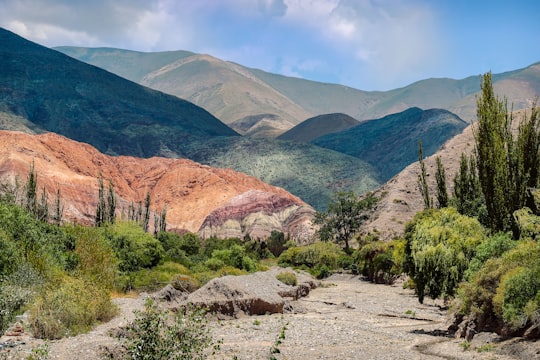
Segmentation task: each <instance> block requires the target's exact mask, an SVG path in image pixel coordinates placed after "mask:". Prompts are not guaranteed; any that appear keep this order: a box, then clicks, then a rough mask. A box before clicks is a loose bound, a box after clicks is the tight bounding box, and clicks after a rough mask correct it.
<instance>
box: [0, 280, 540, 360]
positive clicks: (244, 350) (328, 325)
mask: <svg viewBox="0 0 540 360" xmlns="http://www.w3.org/2000/svg"><path fill="white" fill-rule="evenodd" d="M324 284H325V285H324V286H323V287H320V288H317V289H315V290H313V291H312V292H311V294H310V295H309V296H308V297H306V298H302V299H300V300H298V301H293V302H291V308H292V311H291V312H290V313H286V314H283V315H282V314H274V315H263V316H253V317H244V318H241V319H234V320H221V321H212V322H211V323H210V324H211V326H212V330H213V334H214V336H215V337H216V338H217V339H223V345H222V347H221V351H220V353H219V354H218V355H216V356H214V357H212V359H214V360H218V359H228V360H231V359H235V358H236V359H238V360H248V359H253V360H261V359H270V358H271V353H270V349H272V348H277V349H279V353H275V354H273V356H274V357H275V358H276V359H278V360H279V359H288V360H299V359H340V360H343V359H380V360H382V359H389V360H390V359H392V360H395V359H407V360H408V359H419V360H424V359H425V360H431V359H465V360H467V359H499V360H508V359H534V358H537V359H540V344H538V345H537V344H536V343H523V342H519V341H518V340H515V341H513V343H512V344H511V346H509V347H508V350H505V351H502V352H501V351H500V350H501V349H503V345H502V344H498V343H495V342H494V340H495V337H494V336H493V335H487V334H485V335H484V334H480V335H479V336H477V337H476V338H475V339H474V340H473V342H472V343H471V344H470V349H469V350H468V351H464V350H463V346H462V345H460V344H463V341H462V340H459V339H453V338H448V337H443V336H434V335H433V334H436V333H437V331H438V330H443V329H446V327H447V326H446V313H445V311H444V310H441V308H440V305H441V303H440V302H436V301H432V300H430V299H426V302H425V304H423V305H422V304H419V303H418V300H417V299H416V297H415V296H414V295H413V293H412V291H409V290H404V289H402V287H401V285H395V286H385V285H375V284H371V283H368V282H365V281H362V280H359V279H358V277H352V276H350V275H333V276H332V277H331V278H330V279H328V280H326V281H325V282H324ZM115 301H116V302H117V303H118V304H119V306H120V309H121V314H120V315H119V316H117V317H116V318H115V319H113V320H112V321H110V322H108V323H106V324H102V325H99V326H97V327H96V328H95V329H94V330H92V331H91V332H90V333H88V334H83V335H79V336H76V337H72V338H67V339H62V340H59V341H53V342H51V343H50V353H49V354H50V356H49V358H50V359H58V360H71V359H80V360H93V359H99V356H100V353H101V348H102V346H110V345H111V344H114V343H115V341H116V340H115V339H113V338H111V337H110V336H109V335H108V332H109V330H111V329H114V328H118V327H120V326H124V325H126V324H127V323H128V322H129V321H130V320H132V319H133V317H134V316H133V310H137V309H142V307H143V304H144V299H143V297H139V298H136V299H133V298H125V299H116V300H115ZM439 332H440V331H439ZM282 333H283V338H282V339H278V338H279V335H280V334H282ZM4 340H5V339H4ZM19 340H22V341H25V342H26V345H23V346H19V347H17V348H14V349H13V350H12V351H11V353H10V354H9V356H8V357H7V358H8V359H25V358H26V357H27V356H28V354H29V351H30V349H31V348H32V347H35V346H37V345H39V344H40V343H41V341H40V340H33V339H31V338H29V337H27V338H26V339H24V338H23V339H19ZM277 340H279V341H280V343H276V341H277ZM477 349H483V350H487V351H485V352H478V351H477ZM503 350H504V349H503ZM503 354H506V355H503ZM0 359H3V358H2V355H1V354H0Z"/></svg>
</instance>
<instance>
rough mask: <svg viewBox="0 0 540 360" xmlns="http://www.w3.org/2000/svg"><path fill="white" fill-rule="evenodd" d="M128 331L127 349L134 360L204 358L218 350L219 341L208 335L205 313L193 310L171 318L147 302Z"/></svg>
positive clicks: (168, 314)
mask: <svg viewBox="0 0 540 360" xmlns="http://www.w3.org/2000/svg"><path fill="white" fill-rule="evenodd" d="M127 331H128V334H129V336H128V340H127V350H128V354H129V356H130V358H131V359H133V360H137V359H154V360H161V359H163V360H165V359H167V360H168V359H171V360H187V359H194V360H198V359H206V358H207V355H208V353H210V352H213V353H215V351H217V350H218V349H219V342H214V341H213V340H212V337H211V336H210V330H209V329H208V327H207V320H206V317H205V311H204V310H202V309H198V308H193V307H188V308H185V309H184V311H179V312H176V313H175V314H174V316H171V314H170V313H169V312H167V311H166V310H161V309H159V307H158V306H157V304H156V303H155V302H154V301H152V300H151V299H148V300H147V301H146V304H145V309H144V310H143V311H140V312H137V313H136V318H135V321H134V322H133V323H132V324H130V325H129V326H128V328H127Z"/></svg>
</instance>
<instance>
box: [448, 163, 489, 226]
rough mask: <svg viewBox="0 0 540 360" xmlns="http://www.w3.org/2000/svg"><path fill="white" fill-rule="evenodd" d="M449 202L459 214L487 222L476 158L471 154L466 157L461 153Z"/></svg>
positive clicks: (485, 223) (483, 222)
mask: <svg viewBox="0 0 540 360" xmlns="http://www.w3.org/2000/svg"><path fill="white" fill-rule="evenodd" d="M451 204H452V205H453V206H454V207H455V208H456V209H457V211H458V212H459V213H460V214H462V215H466V216H470V217H476V218H478V220H479V221H480V222H481V223H482V224H484V225H487V224H488V220H487V209H486V204H485V200H484V195H483V194H482V186H481V184H480V179H479V178H478V170H477V166H476V158H475V157H474V156H472V155H471V157H470V158H469V159H467V156H465V154H464V153H462V154H461V160H460V165H459V171H458V173H457V174H456V176H455V177H454V192H453V197H452V200H451Z"/></svg>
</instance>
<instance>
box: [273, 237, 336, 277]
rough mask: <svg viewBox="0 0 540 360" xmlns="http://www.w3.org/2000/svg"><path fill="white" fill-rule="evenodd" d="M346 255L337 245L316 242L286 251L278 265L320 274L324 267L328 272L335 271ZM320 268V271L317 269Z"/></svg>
mask: <svg viewBox="0 0 540 360" xmlns="http://www.w3.org/2000/svg"><path fill="white" fill-rule="evenodd" d="M344 254H345V253H344V252H343V250H342V249H341V248H340V247H339V246H338V245H336V244H332V243H328V242H316V243H314V244H311V245H307V246H301V247H292V248H289V249H287V250H286V251H284V252H283V253H282V254H281V255H280V257H279V259H278V264H279V265H280V266H283V267H287V266H292V267H305V268H306V269H308V271H313V272H314V273H319V272H320V271H319V270H320V269H322V267H323V266H324V267H325V268H326V269H327V270H335V269H337V266H338V259H339V258H340V257H342V256H343V255H344ZM317 267H318V270H316V268H317Z"/></svg>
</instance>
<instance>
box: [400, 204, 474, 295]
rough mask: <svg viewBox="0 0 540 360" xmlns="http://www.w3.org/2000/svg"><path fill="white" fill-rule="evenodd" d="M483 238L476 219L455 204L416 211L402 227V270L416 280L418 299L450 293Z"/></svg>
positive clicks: (459, 280) (451, 293)
mask: <svg viewBox="0 0 540 360" xmlns="http://www.w3.org/2000/svg"><path fill="white" fill-rule="evenodd" d="M484 238H485V236H484V230H483V228H482V226H481V225H480V223H479V222H478V220H476V219H473V218H469V217H466V216H464V215H461V214H459V213H458V212H457V211H456V210H455V209H454V208H444V209H439V210H426V211H423V212H421V213H419V214H417V215H416V216H415V217H414V219H413V221H412V222H411V223H409V224H408V225H407V228H406V231H405V239H406V241H407V242H406V246H405V254H406V255H405V261H404V270H405V271H406V272H407V273H408V274H409V276H411V278H412V279H413V280H414V282H415V284H416V293H417V295H418V300H419V301H420V302H421V303H422V302H423V301H424V296H425V295H428V296H430V297H431V298H433V299H435V298H437V297H439V296H441V295H442V296H444V297H450V296H453V295H454V294H455V290H456V288H457V286H458V284H459V283H460V282H461V280H462V279H463V276H464V273H465V271H466V270H467V268H468V266H469V262H470V261H471V259H472V258H473V257H474V255H475V252H476V247H477V246H478V245H479V244H481V243H482V241H483V240H484Z"/></svg>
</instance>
